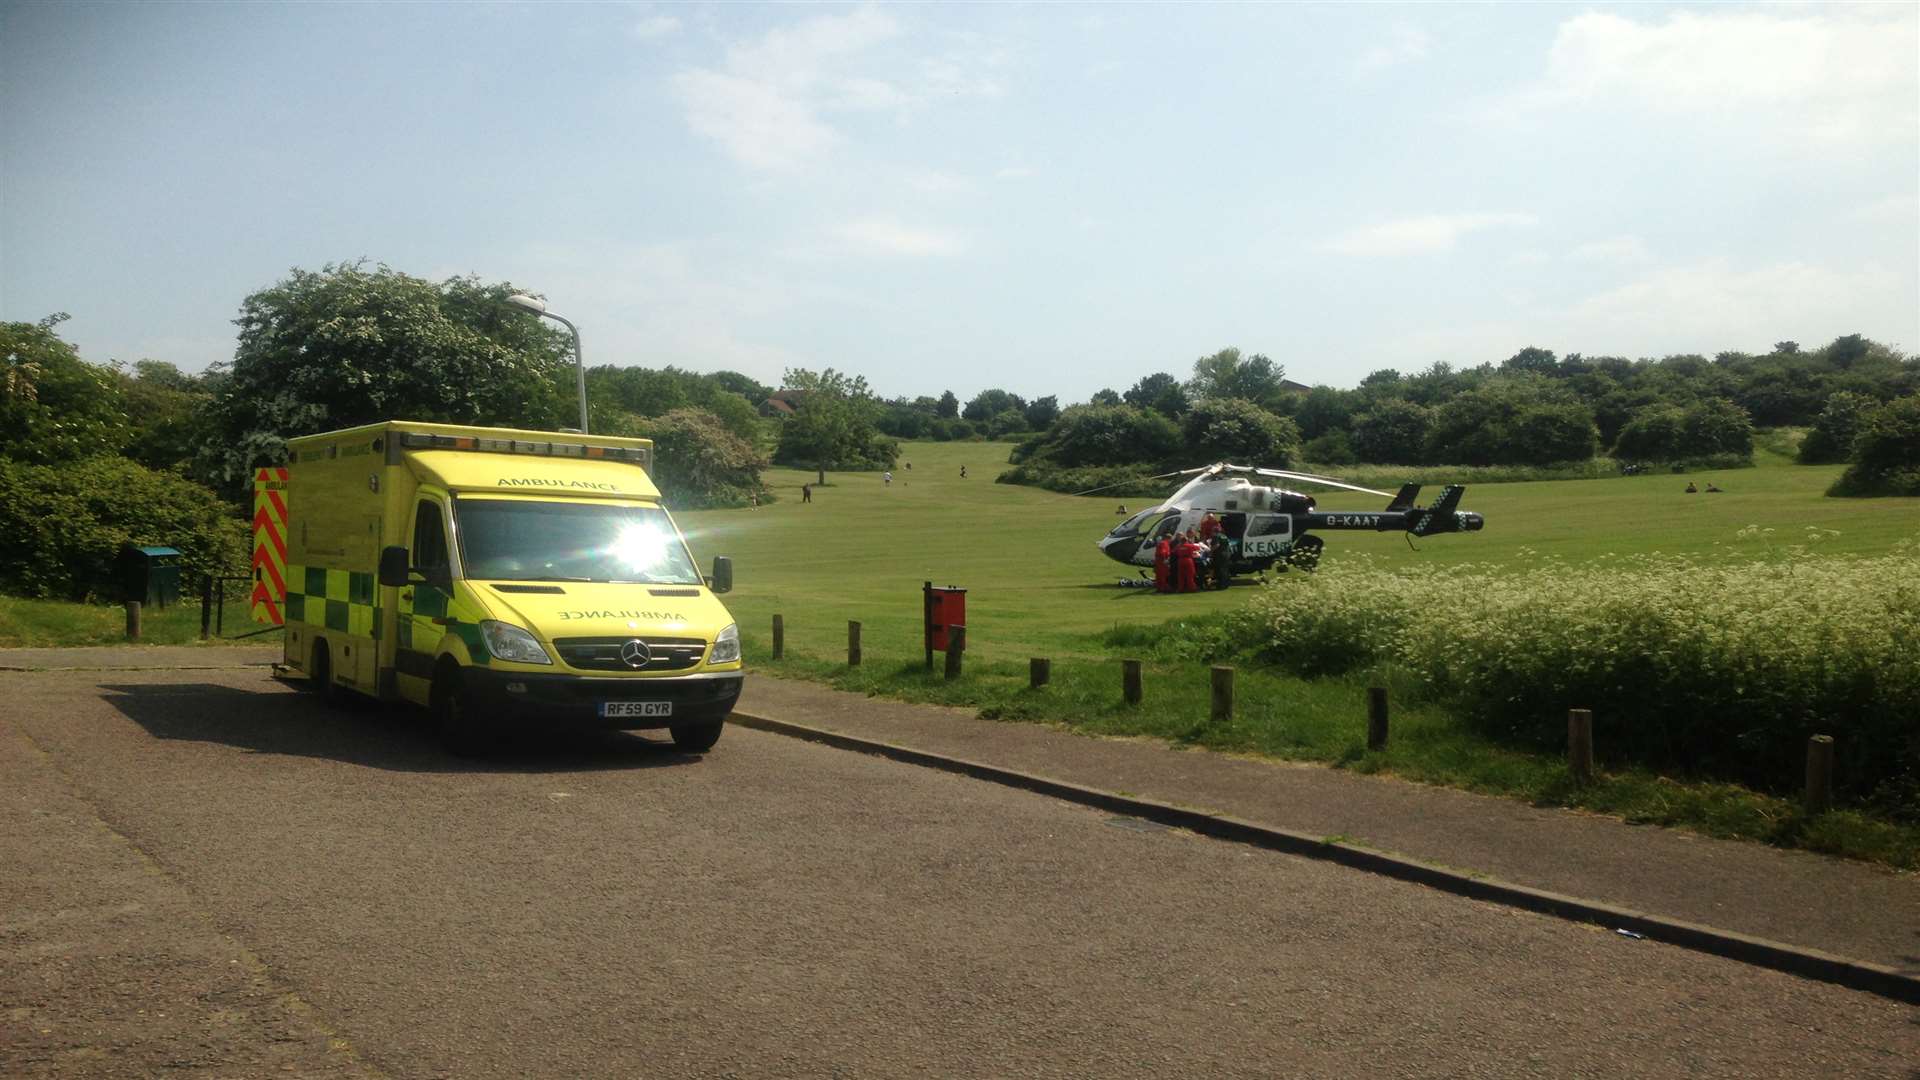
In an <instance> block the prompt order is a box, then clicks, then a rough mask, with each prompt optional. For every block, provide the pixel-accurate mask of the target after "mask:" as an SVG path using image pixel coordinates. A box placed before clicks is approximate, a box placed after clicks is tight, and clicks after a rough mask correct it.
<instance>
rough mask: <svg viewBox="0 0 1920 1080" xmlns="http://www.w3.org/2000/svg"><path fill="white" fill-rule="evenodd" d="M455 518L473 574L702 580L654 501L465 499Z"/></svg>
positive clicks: (668, 581) (687, 582)
mask: <svg viewBox="0 0 1920 1080" xmlns="http://www.w3.org/2000/svg"><path fill="white" fill-rule="evenodd" d="M455 520H456V521H457V522H458V523H459V537H460V558H461V561H462V562H463V563H464V564H465V571H466V576H467V577H469V578H472V579H476V580H482V581H601V582H637V583H641V584H648V585H698V584H700V572H699V571H698V570H697V569H695V567H694V565H693V559H692V558H691V557H690V556H689V555H688V554H687V546H686V545H685V544H684V543H681V541H680V534H679V533H677V532H675V531H674V528H673V523H672V522H671V521H668V520H667V515H666V512H665V511H662V510H658V509H655V508H654V507H650V506H597V505H593V504H591V503H553V502H532V501H526V500H520V499H461V500H460V502H459V504H458V508H457V509H456V510H455Z"/></svg>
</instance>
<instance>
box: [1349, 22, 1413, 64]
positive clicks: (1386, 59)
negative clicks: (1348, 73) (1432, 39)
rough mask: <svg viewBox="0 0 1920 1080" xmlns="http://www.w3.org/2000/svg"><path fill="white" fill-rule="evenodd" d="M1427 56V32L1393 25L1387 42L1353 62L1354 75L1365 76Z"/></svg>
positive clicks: (1380, 43) (1369, 49)
mask: <svg viewBox="0 0 1920 1080" xmlns="http://www.w3.org/2000/svg"><path fill="white" fill-rule="evenodd" d="M1426 55H1427V32H1426V31H1425V30H1422V29H1420V28H1419V27H1417V26H1414V25H1413V24H1412V23H1404V22H1402V23H1395V24H1393V26H1392V27H1391V28H1390V29H1389V30H1388V33H1387V40H1385V41H1382V42H1379V43H1378V44H1375V45H1372V46H1370V47H1369V48H1368V49H1367V50H1366V51H1365V52H1363V53H1361V54H1360V59H1359V60H1357V61H1355V62H1354V74H1355V75H1367V74H1371V73H1372V72H1375V71H1379V70H1381V69H1382V68H1390V67H1393V66H1394V65H1396V64H1404V63H1407V62H1408V61H1410V60H1419V59H1421V58H1423V57H1425V56H1426Z"/></svg>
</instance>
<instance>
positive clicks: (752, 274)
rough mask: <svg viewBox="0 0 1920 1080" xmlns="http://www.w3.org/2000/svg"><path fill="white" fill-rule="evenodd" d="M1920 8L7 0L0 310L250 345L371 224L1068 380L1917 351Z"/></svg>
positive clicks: (896, 386) (520, 275) (496, 259)
mask: <svg viewBox="0 0 1920 1080" xmlns="http://www.w3.org/2000/svg"><path fill="white" fill-rule="evenodd" d="M1917 57H1920V5H1916V4H1913V3H1904V4H1880V5H1863V6H1847V5H1833V4H1819V5H1798V4H1785V5H1769V6H1700V5H1682V6H1662V5H1646V4H1635V5H1627V6H1608V5H1596V6H1572V5H1549V4H1531V5H1472V6H1467V5H1457V6H1456V5H1444V4H1437V5H1406V6H1398V5H1388V4H1370V5H1339V6H1318V5H1292V4H1288V5H1248V4H1232V5H1227V4H1182V5H1146V4H1135V5H1110V6H1109V5H1100V4H1073V5H1064V4H1063V5H1023V4H994V5H985V4H979V5H881V6H875V5H845V6H843V5H826V4H790V5H753V4H728V5H697V6H696V5H667V4H640V5H616V4H581V5H568V4H547V3H542V4H519V3H498V4H480V3H474V4H458V5H454V4H431V3H416V4H377V5H373V4H369V5H359V4H347V3H338V4H299V5H296V4H287V5H280V4H241V3H194V4H170V3H160V2H155V3H137V4H84V3H52V4H46V3H18V2H16V0H0V319H5V320H35V319H39V318H41V317H43V316H45V315H47V314H49V313H51V312H55V311H64V312H68V313H70V314H71V316H72V319H71V320H70V321H68V322H66V323H63V324H62V325H61V327H60V332H61V333H62V334H63V335H64V336H65V337H66V338H67V339H68V340H69V341H72V342H74V343H75V344H76V345H77V346H78V347H79V348H80V351H81V354H82V355H83V356H85V357H86V358H87V359H90V360H94V361H96V362H105V361H107V360H110V359H117V360H121V361H125V362H128V363H131V362H133V361H136V360H140V359H155V360H165V361H170V362H172V363H175V364H177V365H179V366H180V367H181V368H182V369H185V370H188V371H199V370H202V369H204V368H206V367H207V365H209V364H212V363H216V362H221V361H226V360H230V359H231V357H232V354H233V347H234V331H235V328H234V326H233V324H232V320H233V318H234V316H235V315H236V314H237V312H238V310H239V308H240V305H241V302H242V300H243V299H244V298H245V297H246V296H247V295H248V294H249V293H251V292H254V291H256V290H259V289H263V288H267V287H270V286H272V285H273V284H274V283H276V282H277V281H279V280H281V279H282V278H284V277H285V276H286V275H287V273H288V272H289V271H290V270H291V269H293V268H296V267H298V268H301V269H308V270H317V269H319V268H320V267H322V266H324V265H326V264H329V263H344V262H353V261H356V260H362V259H364V260H366V261H368V262H369V263H384V264H386V265H388V266H391V267H393V268H394V269H396V270H401V271H405V272H406V273H410V274H414V275H417V276H421V277H427V278H430V279H434V280H440V279H444V278H446V277H450V276H454V275H463V274H476V275H478V276H479V277H481V278H482V279H485V280H488V281H510V282H512V283H514V284H515V285H516V286H519V287H521V288H523V289H526V290H529V291H533V292H536V293H539V294H542V295H544V296H545V297H546V298H547V299H548V301H549V303H550V304H551V307H552V310H554V311H555V312H558V313H559V314H562V315H565V316H566V317H567V318H569V319H571V320H573V322H574V323H576V324H577V325H578V326H579V328H580V332H581V338H582V345H583V351H584V354H585V359H586V362H587V363H588V364H589V365H597V364H609V363H611V364H619V365H638V366H646V367H660V366H664V365H667V364H673V365H677V366H679V367H683V368H689V369H693V370H697V371H711V370H718V369H722V368H726V369H732V370H736V371H741V372H744V373H746V374H748V375H751V376H753V377H754V378H756V379H759V380H761V381H762V382H766V383H769V384H776V383H778V382H780V378H781V374H782V372H783V371H784V370H785V369H787V368H790V367H804V368H812V369H820V368H827V367H832V368H837V369H839V370H841V371H847V372H852V373H856V374H860V375H864V376H865V377H866V378H867V380H868V382H869V383H870V384H871V385H872V386H873V388H874V389H875V390H876V391H878V392H879V393H881V394H883V395H885V396H894V395H906V396H915V395H920V394H936V395H937V394H939V393H940V392H941V391H943V390H948V389H951V390H953V391H954V392H956V393H957V394H959V395H960V397H961V398H962V400H965V399H967V398H969V397H970V396H972V394H973V393H975V392H977V391H979V390H982V389H985V388H988V387H996V386H997V387H1002V388H1005V389H1008V390H1011V391H1013V392H1015V393H1019V394H1022V395H1024V396H1026V397H1029V398H1036V397H1041V396H1044V395H1047V394H1054V395H1057V396H1058V397H1059V399H1060V400H1061V401H1062V403H1067V402H1072V401H1083V400H1086V399H1087V398H1088V397H1089V396H1090V395H1091V394H1092V393H1093V392H1094V391H1095V390H1098V389H1100V388H1102V387H1113V388H1115V389H1121V390H1124V389H1125V388H1127V387H1128V386H1130V385H1132V384H1133V382H1135V381H1136V380H1137V379H1139V378H1140V377H1142V376H1145V375H1147V374H1150V373H1152V372H1156V371H1167V372H1171V373H1173V374H1175V375H1178V376H1182V377H1185V376H1187V375H1188V374H1190V372H1191V370H1192V364H1193V361H1194V360H1195V359H1196V358H1198V357H1200V356H1203V355H1206V354H1209V353H1212V352H1214V351H1216V350H1218V349H1220V348H1223V347H1226V346H1236V347H1239V348H1240V349H1242V350H1243V351H1245V352H1248V353H1263V354H1265V355H1267V356H1269V357H1271V358H1272V359H1273V360H1274V361H1275V362H1277V363H1279V364H1281V365H1282V366H1284V368H1285V370H1286V374H1287V376H1288V377H1289V378H1292V379H1295V380H1298V381H1301V382H1307V383H1315V384H1320V383H1324V384H1328V385H1334V386H1353V385H1355V384H1357V383H1358V382H1359V380H1360V379H1361V378H1362V377H1364V376H1365V375H1366V374H1368V373H1369V372H1371V371H1374V370H1377V369H1380V368H1389V367H1390V368H1396V369H1399V370H1401V371H1405V372H1413V371H1418V370H1422V369H1424V368H1426V367H1427V366H1429V365H1430V364H1433V363H1435V362H1441V361H1444V362H1447V363H1450V364H1453V365H1455V366H1465V365H1473V364H1478V363H1482V362H1485V361H1496V362H1497V361H1499V360H1502V359H1504V358H1506V357H1508V356H1510V355H1512V354H1513V353H1514V352H1516V351H1518V350H1519V349H1520V348H1522V347H1524V346H1529V345H1533V346H1539V347H1542V348H1548V349H1553V350H1555V351H1557V352H1560V353H1563V354H1564V353H1569V352H1581V353H1585V354H1587V355H1589V356H1594V355H1622V356H1628V357H1643V356H1663V355H1668V354H1674V353H1703V354H1707V355H1711V354H1713V353H1715V352H1719V351H1722V350H1728V349H1734V350H1743V351H1751V352H1765V351H1767V350H1768V349H1769V348H1770V347H1771V346H1772V344H1773V343H1774V342H1777V341H1781V340H1795V341H1799V342H1801V343H1802V344H1805V345H1818V344H1823V343H1825V342H1827V341H1830V340H1832V339H1833V338H1834V337H1836V336H1839V335H1841V334H1849V333H1861V334H1865V335H1866V336H1868V337H1870V338H1873V339H1875V340H1878V341H1881V342H1884V343H1887V344H1890V345H1893V346H1896V347H1898V348H1901V349H1904V350H1907V351H1909V352H1912V351H1920V64H1917V63H1916V58H1917Z"/></svg>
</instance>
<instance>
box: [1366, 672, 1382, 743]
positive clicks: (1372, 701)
mask: <svg viewBox="0 0 1920 1080" xmlns="http://www.w3.org/2000/svg"><path fill="white" fill-rule="evenodd" d="M1386 748H1387V688H1386V687H1384V686H1369V687H1367V749H1369V750H1385V749H1386Z"/></svg>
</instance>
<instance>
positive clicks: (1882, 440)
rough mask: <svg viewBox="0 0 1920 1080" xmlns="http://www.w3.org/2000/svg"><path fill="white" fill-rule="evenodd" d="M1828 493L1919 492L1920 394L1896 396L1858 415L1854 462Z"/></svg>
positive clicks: (1906, 493) (1914, 493) (1876, 493)
mask: <svg viewBox="0 0 1920 1080" xmlns="http://www.w3.org/2000/svg"><path fill="white" fill-rule="evenodd" d="M1827 494H1829V495H1920V395H1909V396H1907V397H1903V398H1895V399H1894V400H1892V401H1889V402H1888V403H1886V404H1885V405H1882V406H1880V407H1879V408H1877V409H1873V410H1870V411H1868V412H1867V413H1866V414H1865V415H1863V416H1862V417H1861V418H1860V432H1859V434H1858V435H1856V436H1854V440H1853V465H1852V467H1850V468H1848V469H1847V471H1846V472H1844V473H1842V474H1841V475H1840V479H1839V480H1836V481H1834V485H1833V487H1832V488H1830V489H1828V491H1827Z"/></svg>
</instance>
